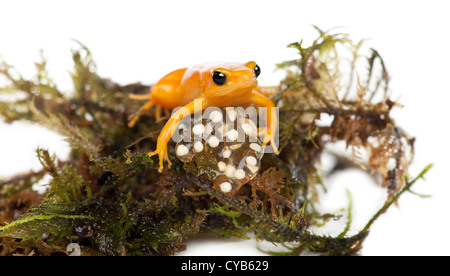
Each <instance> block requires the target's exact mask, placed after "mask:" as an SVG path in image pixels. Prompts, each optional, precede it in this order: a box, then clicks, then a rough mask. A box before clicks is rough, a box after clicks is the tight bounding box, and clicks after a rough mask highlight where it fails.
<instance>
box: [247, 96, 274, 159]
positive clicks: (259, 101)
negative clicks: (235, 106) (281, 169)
mask: <svg viewBox="0 0 450 276" xmlns="http://www.w3.org/2000/svg"><path fill="white" fill-rule="evenodd" d="M250 103H252V104H255V105H257V106H260V107H266V109H267V112H266V128H265V131H264V140H263V146H266V145H267V144H268V143H269V142H270V145H271V146H272V148H273V151H274V153H275V154H279V153H280V152H279V151H278V147H277V144H276V143H275V134H276V130H277V127H278V122H277V115H276V112H275V110H274V107H275V104H274V103H273V102H272V101H271V100H270V99H269V98H267V97H265V96H264V95H262V94H260V93H259V92H258V91H252V97H251V99H250Z"/></svg>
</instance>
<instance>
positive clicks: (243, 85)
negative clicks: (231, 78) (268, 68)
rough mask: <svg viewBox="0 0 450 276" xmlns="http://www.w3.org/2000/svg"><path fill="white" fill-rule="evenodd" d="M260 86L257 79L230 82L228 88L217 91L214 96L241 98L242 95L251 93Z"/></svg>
mask: <svg viewBox="0 0 450 276" xmlns="http://www.w3.org/2000/svg"><path fill="white" fill-rule="evenodd" d="M257 86H258V81H257V80H256V79H249V80H248V81H242V80H241V81H239V82H237V83H232V82H229V83H228V84H227V86H226V87H220V88H218V89H215V90H216V91H214V95H217V96H226V95H229V96H236V97H237V96H240V95H242V94H245V93H248V92H251V90H252V89H253V88H256V87H257Z"/></svg>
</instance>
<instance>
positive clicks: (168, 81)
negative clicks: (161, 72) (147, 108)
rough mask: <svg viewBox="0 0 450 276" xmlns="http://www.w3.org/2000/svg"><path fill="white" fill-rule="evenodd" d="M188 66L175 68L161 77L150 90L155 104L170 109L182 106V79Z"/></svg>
mask: <svg viewBox="0 0 450 276" xmlns="http://www.w3.org/2000/svg"><path fill="white" fill-rule="evenodd" d="M186 70H187V68H182V69H178V70H175V71H173V72H171V73H169V74H167V75H165V76H164V77H163V78H162V79H160V80H159V81H158V82H157V83H156V84H155V85H154V86H153V87H152V88H151V90H150V95H151V98H152V101H153V103H154V104H156V105H159V106H163V107H166V108H169V109H174V108H176V107H178V106H180V98H181V94H182V89H181V80H182V79H183V75H184V73H185V72H186Z"/></svg>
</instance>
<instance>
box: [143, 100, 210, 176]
mask: <svg viewBox="0 0 450 276" xmlns="http://www.w3.org/2000/svg"><path fill="white" fill-rule="evenodd" d="M206 107H207V106H206V101H205V100H204V99H203V98H197V99H195V100H194V101H192V102H190V103H189V104H187V105H186V106H184V107H182V108H180V109H179V110H177V111H176V112H175V113H173V114H172V116H171V117H170V119H169V121H167V123H166V124H165V125H164V128H163V129H162V131H161V133H160V134H159V137H158V140H157V144H156V150H155V151H154V152H150V153H149V154H148V155H149V156H153V155H156V154H158V157H159V169H158V171H159V172H160V173H161V172H162V170H163V168H164V161H167V163H168V164H169V169H170V167H171V165H172V163H171V162H170V160H169V155H168V153H167V143H169V141H170V139H171V138H172V135H173V134H174V132H175V131H176V130H177V127H178V124H179V123H180V122H181V120H182V119H183V118H184V117H186V116H190V115H191V114H194V113H195V112H198V111H202V110H204V109H205V108H206Z"/></svg>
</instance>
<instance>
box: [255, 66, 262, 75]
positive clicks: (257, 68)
mask: <svg viewBox="0 0 450 276" xmlns="http://www.w3.org/2000/svg"><path fill="white" fill-rule="evenodd" d="M259 74H261V68H259V66H258V64H256V65H255V75H256V77H258V76H259Z"/></svg>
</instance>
